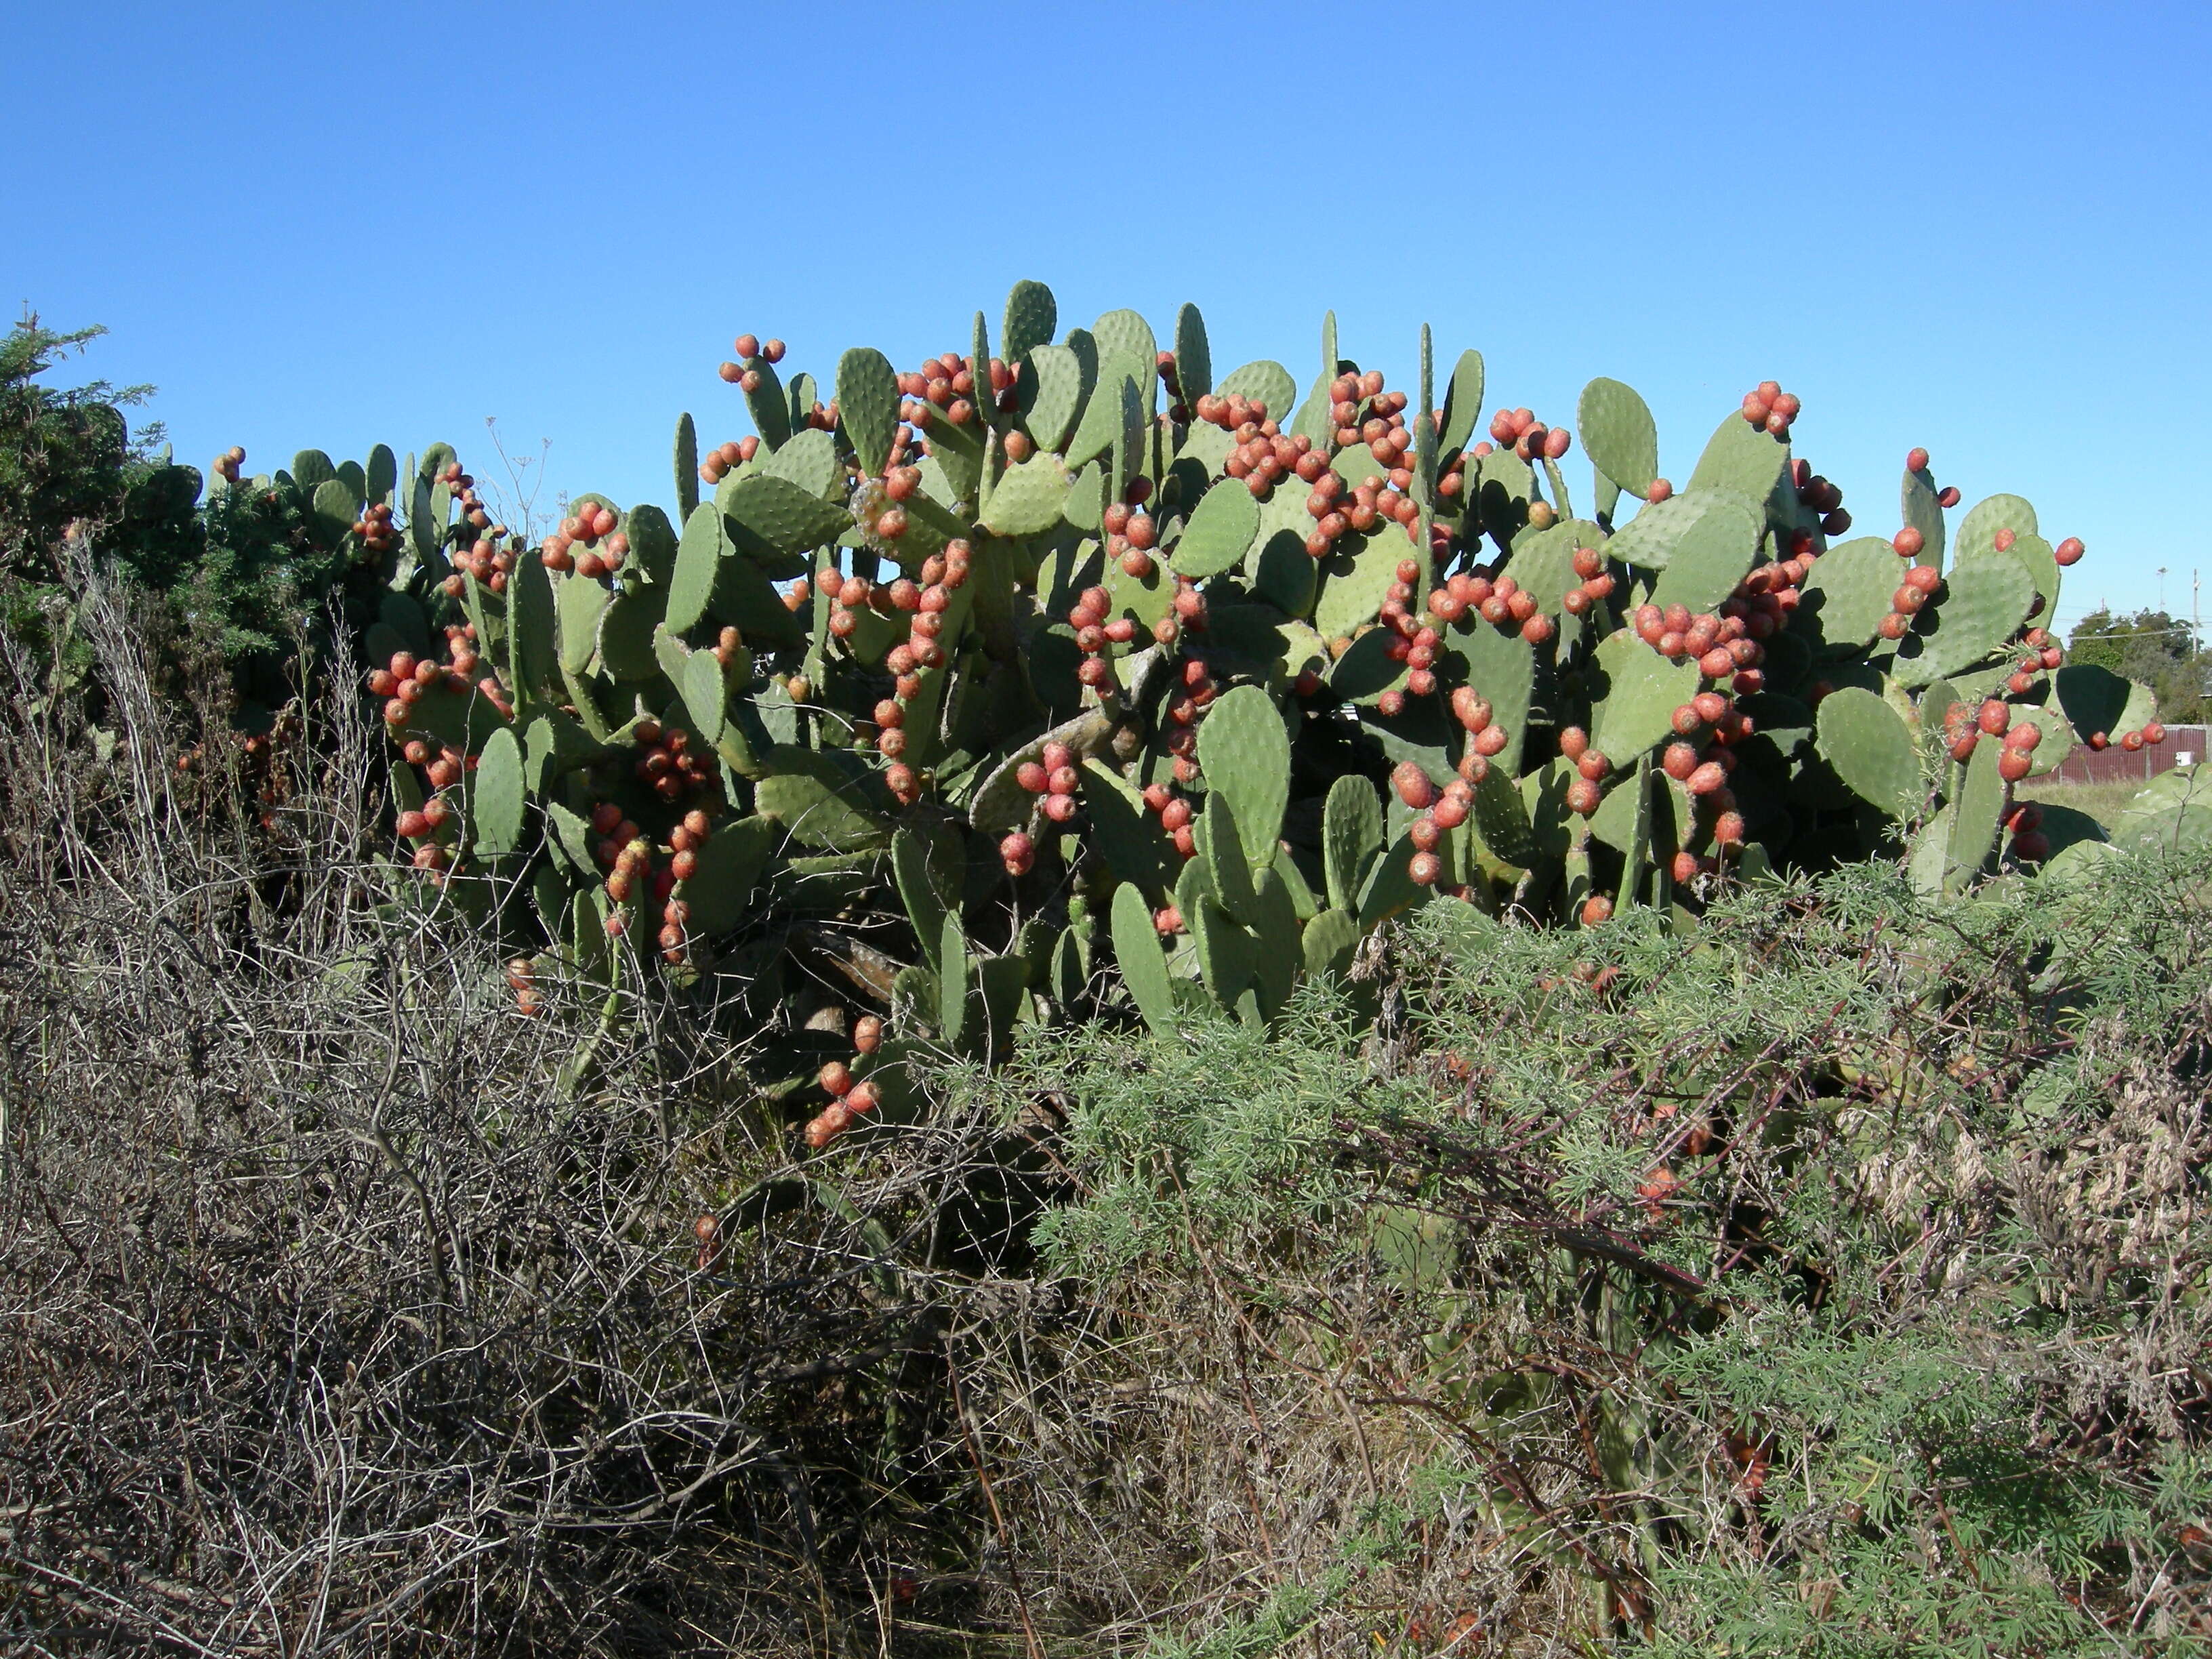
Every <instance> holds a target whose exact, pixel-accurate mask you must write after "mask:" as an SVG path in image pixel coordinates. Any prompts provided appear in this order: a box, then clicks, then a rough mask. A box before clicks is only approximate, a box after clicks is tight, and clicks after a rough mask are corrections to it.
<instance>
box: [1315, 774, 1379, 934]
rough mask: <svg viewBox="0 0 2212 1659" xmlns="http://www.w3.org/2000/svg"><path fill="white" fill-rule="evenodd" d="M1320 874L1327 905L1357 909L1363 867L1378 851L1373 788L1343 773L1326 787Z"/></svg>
mask: <svg viewBox="0 0 2212 1659" xmlns="http://www.w3.org/2000/svg"><path fill="white" fill-rule="evenodd" d="M1321 847H1322V874H1323V875H1324V876H1325V877H1326V878H1327V881H1328V902H1329V903H1330V905H1331V906H1333V907H1334V908H1336V909H1337V910H1340V911H1351V910H1352V909H1355V908H1358V902H1359V893H1360V890H1362V888H1364V886H1365V885H1366V882H1367V867H1368V866H1369V864H1370V863H1371V862H1372V861H1373V860H1374V859H1375V857H1376V854H1379V853H1380V852H1382V850H1383V803H1382V802H1381V801H1380V800H1379V799H1376V793H1375V786H1374V785H1373V784H1371V783H1370V782H1369V781H1367V780H1366V779H1365V778H1364V777H1361V776H1360V775H1358V774H1357V773H1346V775H1344V776H1342V777H1340V778H1339V779H1338V780H1337V781H1335V782H1334V783H1333V784H1331V785H1330V786H1329V789H1328V799H1326V800H1325V801H1324V802H1323V803H1322V817H1321Z"/></svg>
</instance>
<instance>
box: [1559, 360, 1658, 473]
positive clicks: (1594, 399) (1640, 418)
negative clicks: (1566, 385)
mask: <svg viewBox="0 0 2212 1659" xmlns="http://www.w3.org/2000/svg"><path fill="white" fill-rule="evenodd" d="M1575 429H1576V431H1577V433H1579V434H1580V435H1581V437H1582V441H1583V453H1584V454H1586V455H1588V456H1589V458H1590V465H1593V466H1595V468H1596V469H1597V470H1598V471H1599V472H1601V473H1602V474H1603V475H1604V476H1605V477H1607V478H1609V479H1611V480H1612V481H1613V483H1616V484H1618V485H1619V486H1620V488H1621V489H1626V490H1628V491H1629V492H1631V493H1632V494H1633V495H1644V493H1645V492H1646V491H1648V490H1649V489H1650V488H1651V483H1652V481H1653V480H1654V479H1655V478H1656V477H1658V476H1659V428H1658V427H1657V425H1656V423H1655V422H1653V421H1652V419H1651V410H1650V406H1649V405H1648V404H1645V403H1644V399H1643V398H1641V397H1639V396H1638V394H1637V392H1636V390H1635V388H1634V387H1632V386H1625V385H1623V384H1622V383H1621V382H1620V381H1619V380H1607V379H1605V378H1603V377H1602V376H1601V377H1599V378H1598V379H1596V380H1592V381H1591V382H1590V383H1589V385H1588V386H1584V387H1583V395H1582V397H1581V398H1579V399H1577V402H1576V404H1575Z"/></svg>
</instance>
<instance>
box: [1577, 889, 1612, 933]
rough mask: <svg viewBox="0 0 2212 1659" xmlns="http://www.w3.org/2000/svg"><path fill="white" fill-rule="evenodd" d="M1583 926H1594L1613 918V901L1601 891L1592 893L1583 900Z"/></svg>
mask: <svg viewBox="0 0 2212 1659" xmlns="http://www.w3.org/2000/svg"><path fill="white" fill-rule="evenodd" d="M1582 914H1583V927H1599V926H1601V925H1602V924H1603V923H1606V922H1608V921H1612V920H1613V901H1612V900H1611V899H1609V898H1607V896H1605V895H1604V894H1603V893H1592V894H1591V895H1590V896H1589V897H1588V898H1586V899H1584V900H1583V913H1582Z"/></svg>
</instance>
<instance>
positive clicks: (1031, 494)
mask: <svg viewBox="0 0 2212 1659" xmlns="http://www.w3.org/2000/svg"><path fill="white" fill-rule="evenodd" d="M1067 489H1068V475H1067V469H1066V467H1064V466H1062V465H1060V460H1059V458H1058V457H1056V456H1054V455H1052V454H1050V453H1042V454H1038V455H1035V456H1032V457H1031V458H1030V459H1028V460H1026V461H1024V462H1022V463H1021V464H1020V465H1018V466H1010V467H1008V468H1007V469H1006V471H1005V472H1004V473H1002V474H1001V475H1000V477H999V481H998V482H997V483H995V484H994V485H993V486H992V488H991V494H990V498H989V500H988V501H986V502H985V503H984V507H983V527H984V528H985V529H986V530H988V531H989V532H991V533H992V534H994V535H996V536H1041V535H1042V534H1043V533H1044V532H1047V531H1048V530H1050V529H1051V528H1052V527H1053V526H1055V525H1057V524H1058V523H1059V522H1060V511H1061V509H1062V508H1063V507H1065V506H1066V503H1067Z"/></svg>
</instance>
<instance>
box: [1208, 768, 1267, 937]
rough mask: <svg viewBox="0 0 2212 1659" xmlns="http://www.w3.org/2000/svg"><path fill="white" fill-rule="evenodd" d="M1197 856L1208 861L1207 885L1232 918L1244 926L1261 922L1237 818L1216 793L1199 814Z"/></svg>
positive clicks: (1250, 863)
mask: <svg viewBox="0 0 2212 1659" xmlns="http://www.w3.org/2000/svg"><path fill="white" fill-rule="evenodd" d="M1197 838H1198V854H1199V856H1200V858H1202V859H1204V860H1206V881H1207V884H1208V885H1209V886H1210V887H1211V888H1212V892H1213V896H1214V900H1215V902H1217V903H1218V904H1219V905H1220V906H1221V908H1223V909H1225V910H1226V911H1227V912H1228V913H1229V915H1230V918H1231V920H1232V921H1236V922H1237V923H1238V924H1240V925H1241V926H1243V927H1252V926H1254V925H1255V922H1256V921H1257V920H1258V910H1257V906H1258V902H1259V901H1258V898H1257V897H1256V896H1255V893H1254V890H1253V886H1252V861H1251V859H1250V856H1249V854H1247V853H1246V851H1245V848H1244V842H1243V837H1242V836H1239V835H1238V834H1237V815H1236V814H1235V813H1234V812H1233V811H1231V810H1230V806H1229V803H1228V802H1227V801H1225V800H1224V799H1222V798H1221V794H1220V792H1219V791H1218V790H1216V791H1212V792H1211V793H1208V794H1207V795H1206V804H1205V805H1204V807H1203V808H1202V809H1201V810H1200V812H1199V815H1198V837H1197Z"/></svg>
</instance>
